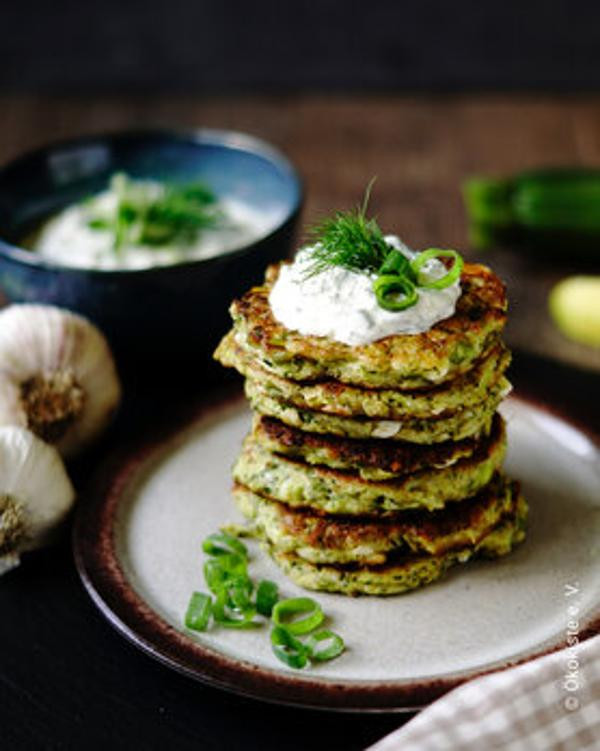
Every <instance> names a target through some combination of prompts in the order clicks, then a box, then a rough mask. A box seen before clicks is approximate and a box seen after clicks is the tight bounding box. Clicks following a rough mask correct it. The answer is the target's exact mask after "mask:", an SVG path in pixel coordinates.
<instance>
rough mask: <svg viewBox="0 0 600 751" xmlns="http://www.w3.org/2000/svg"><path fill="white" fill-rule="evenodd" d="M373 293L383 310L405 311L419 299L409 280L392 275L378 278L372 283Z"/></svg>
mask: <svg viewBox="0 0 600 751" xmlns="http://www.w3.org/2000/svg"><path fill="white" fill-rule="evenodd" d="M373 292H375V297H376V298H377V302H378V303H379V306H380V307H382V308H385V310H393V311H398V310H406V308H411V307H412V306H413V305H414V304H415V303H416V302H417V300H418V299H419V294H418V292H417V290H416V288H415V285H414V284H413V283H412V282H411V280H410V279H408V278H407V277H405V276H395V275H394V274H384V275H383V276H378V277H377V278H376V279H375V281H374V282H373ZM398 293H400V295H401V296H400V297H398Z"/></svg>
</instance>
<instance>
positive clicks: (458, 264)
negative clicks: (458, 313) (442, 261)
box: [410, 248, 464, 289]
mask: <svg viewBox="0 0 600 751" xmlns="http://www.w3.org/2000/svg"><path fill="white" fill-rule="evenodd" d="M433 258H452V259H453V260H454V263H453V264H452V267H451V268H450V270H449V271H448V273H446V274H444V276H442V277H441V278H439V279H434V280H433V281H428V280H427V279H426V278H423V276H422V275H420V274H419V272H420V270H421V268H422V267H423V266H424V265H425V264H426V263H427V262H428V261H431V260H432V259H433ZM463 265H464V261H463V259H462V256H460V254H459V253H457V252H456V251H455V250H440V249H439V248H429V250H424V251H423V252H422V253H419V255H418V256H417V257H416V258H414V259H413V260H412V261H411V262H410V267H411V269H412V270H413V272H414V273H415V274H416V277H417V284H418V285H419V287H423V289H444V288H445V287H449V286H450V285H451V284H454V282H455V281H456V280H457V279H458V278H459V277H460V274H461V272H462V270H463Z"/></svg>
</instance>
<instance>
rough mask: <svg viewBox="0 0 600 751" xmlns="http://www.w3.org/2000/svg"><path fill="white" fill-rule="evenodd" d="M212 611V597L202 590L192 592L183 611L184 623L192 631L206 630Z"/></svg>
mask: <svg viewBox="0 0 600 751" xmlns="http://www.w3.org/2000/svg"><path fill="white" fill-rule="evenodd" d="M211 613H212V599H211V598H210V596H209V595H205V594H204V592H194V593H193V594H192V596H191V598H190V604H189V605H188V608H187V611H186V613H185V620H184V623H185V625H186V628H189V629H192V631H206V627H207V626H208V621H209V619H210V616H211Z"/></svg>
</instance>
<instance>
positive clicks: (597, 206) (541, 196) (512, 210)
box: [463, 168, 600, 254]
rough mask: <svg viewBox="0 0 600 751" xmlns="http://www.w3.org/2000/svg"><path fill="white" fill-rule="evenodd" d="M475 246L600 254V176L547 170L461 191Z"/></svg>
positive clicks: (474, 183)
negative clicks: (519, 244) (512, 245)
mask: <svg viewBox="0 0 600 751" xmlns="http://www.w3.org/2000/svg"><path fill="white" fill-rule="evenodd" d="M463 196H464V201H465V205H466V209H467V214H468V218H469V221H470V235H471V242H472V244H473V245H474V246H475V247H477V248H480V249H483V248H486V247H489V246H491V245H494V244H498V243H503V242H515V241H517V242H521V241H522V242H526V243H528V244H531V245H540V246H544V247H552V246H563V247H568V248H569V249H570V251H571V252H576V251H577V250H584V249H585V250H586V251H589V250H590V249H594V250H595V251H596V252H597V253H598V254H600V170H598V169H587V168H560V169H556V168H555V169H545V170H538V171H532V172H523V173H521V174H518V175H515V176H514V177H510V178H504V179H502V178H499V179H494V178H485V177H474V178H471V179H469V180H467V181H466V182H465V184H464V185H463Z"/></svg>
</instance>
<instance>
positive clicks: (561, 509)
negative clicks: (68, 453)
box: [75, 396, 600, 711]
mask: <svg viewBox="0 0 600 751" xmlns="http://www.w3.org/2000/svg"><path fill="white" fill-rule="evenodd" d="M502 412H503V413H504V415H505V417H506V419H507V422H508V435H509V453H508V458H507V463H506V468H507V470H508V472H509V473H510V474H511V475H512V476H514V477H516V478H519V479H520V480H521V481H522V483H523V487H524V492H525V495H526V497H527V499H528V500H529V502H530V505H531V515H530V531H529V536H528V538H527V541H526V542H525V543H524V544H523V545H522V546H521V547H519V548H518V549H517V550H516V551H515V552H514V553H513V554H512V555H510V556H507V557H506V558H502V559H500V560H497V561H481V562H477V563H470V564H469V565H467V566H465V567H458V568H455V569H453V570H452V571H451V572H450V573H449V575H448V576H447V577H446V578H445V579H444V580H442V581H441V582H438V583H436V584H434V585H431V586H428V587H425V588H424V589H422V590H418V591H416V592H413V593H411V594H407V595H401V596H396V597H390V598H369V597H362V598H348V597H344V596H341V595H327V594H320V593H318V594H317V595H316V597H317V598H318V600H319V602H320V603H321V604H322V606H323V609H324V610H325V612H326V613H327V615H328V616H330V618H331V624H332V627H333V628H334V629H335V630H336V631H338V632H339V633H340V634H342V635H343V637H344V639H345V641H346V644H347V651H346V652H345V653H344V655H343V656H341V657H340V658H338V659H336V660H333V661H331V662H329V663H325V664H322V665H319V666H318V667H316V668H311V669H308V670H304V671H293V670H291V669H288V668H286V667H285V666H284V665H282V664H281V663H279V662H278V661H277V660H276V658H275V657H274V655H273V654H272V652H271V649H270V643H269V638H268V629H267V627H266V626H265V627H264V628H260V629H256V630H252V631H243V632H239V631H228V630H225V629H214V630H211V631H209V632H207V633H203V634H195V633H192V632H188V631H186V630H185V628H184V627H183V626H182V618H183V614H184V612H185V610H186V606H187V603H188V600H189V597H190V594H191V592H192V591H193V590H197V589H203V588H204V586H203V576H202V553H201V547H200V544H201V540H202V539H203V538H204V537H205V536H206V535H207V534H209V533H211V532H214V531H216V530H217V529H218V527H219V526H220V525H222V524H223V523H226V522H231V521H240V518H239V517H238V515H237V512H236V511H235V510H234V508H233V505H232V502H231V500H230V496H229V489H230V485H231V480H230V468H231V465H232V463H233V461H234V458H235V456H236V453H237V451H238V450H239V446H240V442H241V439H242V437H243V436H244V434H245V433H246V431H247V430H248V428H249V424H250V413H249V410H248V407H247V406H246V405H245V403H244V401H243V400H242V399H241V398H240V397H239V396H236V397H235V398H231V397H230V398H228V399H224V400H222V401H220V402H219V403H217V404H214V403H213V405H212V406H211V407H210V408H208V409H206V410H205V411H204V412H203V413H201V414H200V415H198V416H197V417H196V418H195V420H194V421H193V422H192V423H191V424H190V425H189V426H187V427H186V428H184V429H180V430H176V431H175V432H174V433H172V434H171V435H170V437H167V438H166V439H164V440H161V441H159V442H156V443H155V444H153V445H150V446H146V447H145V448H143V449H139V450H136V451H134V452H132V453H130V454H129V455H127V456H126V457H125V458H124V459H123V458H121V459H120V460H118V461H116V463H114V464H113V467H112V469H111V470H110V471H108V472H105V473H104V474H103V476H102V480H101V481H100V482H99V484H97V486H96V488H95V492H94V493H92V494H91V495H90V496H89V497H88V498H87V499H86V500H85V501H84V502H83V503H82V505H81V507H80V511H79V515H78V518H77V523H76V528H75V553H76V560H77V565H78V569H79V572H80V574H81V576H82V579H83V582H84V584H85V586H86V588H87V589H88V591H89V593H90V594H91V596H92V598H93V600H94V601H95V603H96V604H97V605H98V607H99V608H100V610H101V611H102V613H103V614H104V615H105V616H106V617H107V618H108V620H109V621H110V622H111V623H112V624H113V626H115V627H116V628H117V629H118V630H119V631H120V632H121V633H122V634H123V635H124V636H126V637H127V638H128V639H130V640H131V641H133V642H134V643H135V644H136V645H137V646H139V647H140V648H141V649H143V650H144V651H146V652H148V653H149V654H151V655H152V656H153V657H155V658H157V659H158V660H161V661H162V662H164V663H166V664H168V665H169V666H171V667H173V668H175V669H177V670H179V671H181V672H183V673H186V674H188V675H190V676H192V677H194V678H197V679H199V680H202V681H205V682H207V683H209V684H212V685H216V686H220V687H223V688H226V689H230V690H232V691H235V692H237V693H240V694H244V695H249V696H253V697H256V698H259V699H264V700H269V701H276V702H283V703H288V704H295V705H302V706H310V707H321V708H327V709H336V710H354V711H356V710H359V711H378V710H379V711H390V710H396V711H398V710H402V709H414V708H416V707H419V706H422V705H423V704H425V703H427V702H429V701H431V700H432V699H434V698H436V697H438V696H440V695H441V694H442V693H444V692H445V691H447V690H449V689H450V688H452V687H453V686H455V685H457V684H459V683H461V682H463V681H465V680H468V679H469V678H472V677H474V676H476V675H479V674H482V673H487V672H489V671H492V670H496V669H499V668H503V667H506V666H507V665H510V664H514V663H517V662H520V661H524V660H528V659H530V658H532V657H533V656H535V655H539V654H541V653H544V652H547V651H549V650H553V649H557V648H559V647H561V646H563V645H564V643H565V638H566V635H565V632H566V630H567V624H568V622H569V621H571V620H573V614H574V613H576V617H577V621H578V628H579V632H580V638H585V637H586V636H589V635H591V634H592V633H597V632H598V631H599V630H600V545H599V543H598V540H599V539H600V490H599V489H600V450H599V448H598V446H597V445H596V444H594V443H593V442H592V440H591V439H590V438H588V437H587V435H586V434H585V433H584V432H582V431H581V430H579V429H578V428H576V427H574V426H573V425H571V424H569V423H568V422H566V421H565V420H563V419H561V418H560V417H556V416H554V415H553V414H551V413H550V412H548V411H547V410H545V409H543V408H540V407H537V406H535V405H533V404H531V403H529V402H525V401H522V400H520V399H517V398H510V399H508V400H507V401H506V402H505V404H504V405H503V408H502ZM249 545H250V548H251V552H252V561H251V567H250V572H251V574H252V575H253V576H254V577H255V578H256V579H258V578H262V577H264V578H269V579H273V580H275V581H277V582H278V583H279V586H280V590H281V592H282V594H283V595H284V596H288V597H289V596H295V595H298V594H301V593H302V590H300V589H299V588H298V587H296V586H295V585H293V584H292V583H291V582H290V581H289V580H287V579H286V578H285V577H284V576H283V575H282V574H280V572H279V570H278V569H277V568H276V567H275V565H274V564H273V563H272V562H271V561H270V560H269V558H268V557H267V556H266V555H265V554H264V553H263V552H262V551H261V550H260V549H259V548H258V546H256V545H254V544H253V543H249ZM569 593H570V594H569ZM569 608H570V609H569ZM573 608H575V609H576V610H573Z"/></svg>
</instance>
